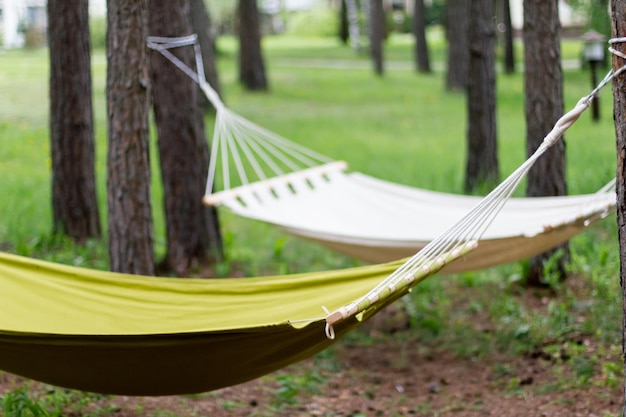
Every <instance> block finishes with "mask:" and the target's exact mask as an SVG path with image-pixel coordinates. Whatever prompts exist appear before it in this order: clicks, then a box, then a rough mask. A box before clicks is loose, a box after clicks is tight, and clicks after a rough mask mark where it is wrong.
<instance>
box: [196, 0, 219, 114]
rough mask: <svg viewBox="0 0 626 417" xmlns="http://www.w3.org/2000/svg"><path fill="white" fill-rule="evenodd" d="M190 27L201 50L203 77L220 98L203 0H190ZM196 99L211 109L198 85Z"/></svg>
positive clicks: (208, 17)
mask: <svg viewBox="0 0 626 417" xmlns="http://www.w3.org/2000/svg"><path fill="white" fill-rule="evenodd" d="M191 27H192V28H193V32H194V33H196V34H197V35H198V43H199V44H200V51H201V52H202V62H203V64H204V78H205V79H206V80H207V82H208V83H209V84H210V85H211V87H213V89H214V90H215V92H216V93H217V95H218V96H219V97H220V99H222V101H224V100H223V98H222V87H221V85H220V80H219V76H218V74H217V68H216V66H215V61H216V59H215V39H214V37H213V34H212V33H211V31H212V24H211V16H210V15H209V11H208V10H207V7H206V5H205V4H204V0H191ZM197 88H198V94H196V97H197V101H198V103H199V104H200V106H201V107H202V108H204V109H213V110H215V109H214V108H213V105H212V104H211V102H210V101H209V99H208V98H206V96H205V95H204V93H203V92H202V90H201V89H200V87H199V86H198V87H197Z"/></svg>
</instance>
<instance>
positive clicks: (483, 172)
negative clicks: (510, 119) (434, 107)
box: [465, 0, 499, 192]
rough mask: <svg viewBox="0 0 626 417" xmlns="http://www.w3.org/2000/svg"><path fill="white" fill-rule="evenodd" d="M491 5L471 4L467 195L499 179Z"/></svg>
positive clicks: (488, 1)
mask: <svg viewBox="0 0 626 417" xmlns="http://www.w3.org/2000/svg"><path fill="white" fill-rule="evenodd" d="M494 1H495V0H472V1H470V3H471V5H470V17H469V25H470V30H469V36H468V38H469V72H468V85H467V99H468V101H467V109H468V111H467V113H468V131H467V144H468V149H467V166H466V171H465V191H466V192H470V191H473V190H475V189H476V188H477V187H478V186H479V185H481V184H486V185H491V184H495V183H496V182H497V181H498V177H499V168H498V143H497V132H496V73H495V40H496V36H495V25H494V20H493V18H494V13H495V2H494Z"/></svg>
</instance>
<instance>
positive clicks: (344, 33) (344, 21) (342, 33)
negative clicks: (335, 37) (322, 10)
mask: <svg viewBox="0 0 626 417" xmlns="http://www.w3.org/2000/svg"><path fill="white" fill-rule="evenodd" d="M349 39H350V29H349V25H348V7H347V5H346V0H340V1H339V40H340V41H341V43H342V44H344V45H347V44H348V40H349Z"/></svg>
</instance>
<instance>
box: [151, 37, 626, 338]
mask: <svg viewBox="0 0 626 417" xmlns="http://www.w3.org/2000/svg"><path fill="white" fill-rule="evenodd" d="M618 42H626V38H615V39H611V40H610V41H609V44H610V45H613V44H615V43H618ZM185 45H194V48H195V51H196V63H197V67H198V74H202V75H198V74H196V73H194V71H193V70H191V69H190V68H189V67H188V66H187V65H186V64H184V63H183V62H182V61H181V60H180V59H178V58H177V57H176V56H175V55H173V54H172V53H171V52H170V51H169V50H168V49H170V48H174V47H179V46H185ZM148 46H149V47H150V48H152V49H155V50H156V51H158V52H160V53H161V54H163V55H164V56H165V57H166V58H167V59H169V60H170V61H172V62H173V63H174V64H175V65H176V66H177V67H178V68H179V69H181V70H182V71H183V72H185V74H187V75H189V76H190V77H191V78H192V79H193V80H194V81H196V82H198V84H199V85H200V86H201V88H202V90H203V91H204V92H205V94H206V95H207V98H208V99H209V100H210V101H211V102H212V104H213V105H214V107H215V108H216V110H217V122H216V131H215V136H214V143H213V149H214V150H215V151H216V150H217V149H218V147H217V145H216V144H217V143H218V141H217V140H221V139H223V140H224V141H225V143H224V147H223V148H222V149H221V150H222V155H221V156H222V158H227V157H228V156H227V153H228V150H229V148H230V150H231V151H235V150H236V146H235V145H234V144H233V142H234V141H235V136H239V135H241V137H243V138H245V139H244V143H246V144H247V145H243V146H242V145H240V146H242V150H243V152H244V154H245V155H246V156H249V153H251V152H252V151H255V152H258V154H260V155H263V156H267V157H269V155H267V154H265V153H264V152H261V151H260V149H258V148H257V146H261V145H260V140H259V139H257V138H254V137H253V135H260V136H263V137H264V138H263V139H265V140H271V143H272V147H271V148H270V149H273V151H275V152H276V154H277V155H280V156H279V159H280V158H283V157H285V154H284V153H283V150H282V149H281V150H279V149H278V148H277V147H278V146H280V147H286V148H287V149H286V150H288V151H291V152H293V151H296V152H301V154H300V155H299V156H298V158H301V159H300V161H301V162H307V163H314V162H315V161H312V160H311V159H309V157H311V158H317V159H318V161H317V162H318V163H319V162H322V163H328V162H330V161H331V160H330V159H328V158H326V157H324V156H322V155H320V154H317V153H315V152H313V151H309V150H307V149H306V148H304V147H301V146H300V145H297V144H295V143H293V142H291V141H289V140H287V139H284V138H282V137H280V136H278V135H275V134H274V133H272V132H269V131H268V130H266V129H264V128H262V127H260V126H257V125H255V124H253V123H252V122H249V121H248V120H246V119H244V118H243V117H241V116H239V115H237V114H235V113H233V112H231V111H230V110H228V109H227V108H226V107H225V106H224V104H223V103H222V101H221V100H220V99H219V97H218V95H217V93H215V90H213V89H212V88H211V87H210V86H209V85H208V83H207V82H206V80H205V79H204V75H203V74H204V70H203V68H202V60H201V56H200V48H199V45H198V44H197V37H196V36H195V35H191V36H187V37H183V38H158V37H149V38H148ZM609 51H610V52H611V53H613V54H615V55H618V56H620V57H621V58H623V59H625V60H626V55H625V54H623V53H621V52H619V51H616V50H615V49H614V48H613V47H609ZM625 70H626V65H623V66H622V67H620V68H619V69H617V70H613V69H611V70H610V71H609V72H608V73H607V75H606V76H605V77H604V79H603V80H602V81H601V82H600V83H599V84H598V85H597V86H596V87H595V88H594V89H593V90H592V91H591V92H590V93H589V94H588V95H587V96H585V97H583V98H581V99H580V100H579V101H578V103H577V104H576V105H575V106H574V108H572V109H571V110H570V111H569V112H567V113H566V114H564V115H563V116H562V117H561V118H560V119H559V120H557V122H556V123H555V125H554V127H553V128H552V130H551V131H550V132H548V134H547V135H546V136H545V137H544V139H543V141H542V143H541V144H540V145H539V147H538V148H537V149H536V150H535V152H534V153H533V154H532V155H531V156H530V157H529V158H528V159H527V160H526V161H525V162H524V163H523V164H522V165H520V166H519V167H518V168H517V169H516V170H515V171H514V172H513V173H511V174H510V175H509V176H508V177H507V178H506V179H505V180H504V181H503V182H502V183H500V184H499V185H498V186H497V187H496V188H495V189H494V190H493V191H491V192H490V193H489V194H488V195H487V196H486V197H485V198H484V199H482V200H481V201H480V202H479V203H478V204H477V205H476V206H475V207H474V208H473V209H472V210H471V211H469V212H468V213H467V214H465V215H464V216H463V217H462V218H461V219H459V220H458V221H457V222H456V223H454V224H453V225H452V226H451V227H449V228H448V229H447V230H446V231H445V232H444V233H443V234H441V235H440V236H439V237H437V238H436V239H434V240H432V241H431V242H430V243H428V244H427V245H426V246H425V247H424V248H423V249H422V250H420V251H419V252H418V253H416V254H415V255H413V256H412V257H411V258H410V259H409V260H408V261H406V262H405V263H404V264H403V265H402V266H401V267H399V268H398V269H397V270H395V271H394V272H393V273H392V274H390V275H389V276H388V277H387V278H386V279H384V280H383V281H381V282H380V283H379V284H378V285H377V286H375V287H374V288H373V289H372V290H370V291H369V292H368V293H367V294H365V295H364V296H362V297H361V298H359V299H357V300H356V301H354V302H352V303H350V304H347V305H345V306H343V307H341V308H339V309H337V310H335V311H333V312H329V311H328V310H327V309H326V308H325V307H322V308H323V310H324V311H325V312H326V335H327V337H328V338H331V339H332V338H334V336H335V332H334V328H333V326H334V325H335V324H337V323H339V322H341V321H342V320H345V319H347V318H349V317H352V316H355V315H357V314H359V313H362V312H364V311H366V310H367V309H369V308H371V307H373V306H374V305H375V304H378V303H382V302H384V301H385V300H387V299H389V298H390V297H391V296H392V295H393V294H396V295H397V294H404V293H405V292H407V291H409V290H410V288H411V287H412V286H414V285H415V284H417V283H418V282H420V281H421V280H423V279H425V278H426V277H428V276H430V275H432V274H433V273H435V272H437V271H438V270H440V269H441V268H442V267H443V266H445V265H446V264H447V263H449V262H451V261H452V260H454V259H457V258H459V257H462V256H463V255H465V254H467V253H469V252H470V251H471V250H473V249H474V248H475V247H477V245H478V241H479V239H480V238H481V236H482V235H483V233H484V232H485V231H486V230H487V228H488V227H489V225H490V224H491V223H492V221H493V219H494V218H495V217H496V216H497V215H498V213H499V212H500V210H501V209H502V207H503V206H504V204H505V203H506V201H507V200H508V199H509V198H510V197H511V195H512V194H513V192H514V191H515V189H516V188H517V186H518V185H519V183H520V182H521V180H522V179H523V178H524V176H525V175H526V174H527V173H528V171H529V170H530V169H531V167H532V166H533V165H534V163H535V161H536V160H537V159H538V158H539V157H540V156H541V155H543V154H544V153H545V152H546V151H547V150H548V149H549V148H550V147H551V146H553V145H554V144H555V143H556V142H557V141H558V140H559V139H560V138H561V137H562V136H563V134H564V133H565V131H566V130H567V129H569V128H570V127H571V126H572V125H573V124H574V123H575V122H576V121H577V120H578V118H579V117H580V115H581V114H582V113H583V112H584V111H585V110H587V109H588V108H589V106H590V104H591V100H592V99H593V98H594V97H595V96H596V95H597V94H598V93H599V91H600V90H601V89H602V88H603V87H604V86H606V84H608V83H609V82H610V81H611V80H612V79H613V78H615V77H616V76H617V75H619V74H621V73H622V72H624V71H625ZM220 116H221V117H220ZM216 139H217V140H216ZM239 139H241V138H239ZM248 146H249V147H248ZM274 147H276V148H274ZM216 154H217V153H213V154H212V155H216ZM302 155H306V156H302ZM215 159H216V158H212V159H211V163H212V166H213V168H214V165H215V163H214V160H215ZM254 161H255V162H252V161H251V163H252V165H253V167H254V170H255V171H257V170H261V169H260V167H257V166H256V165H255V164H256V159H254ZM283 162H285V161H283ZM285 163H286V162H285ZM241 164H242V162H241V160H240V159H236V165H237V170H238V171H239V173H240V175H241V177H242V178H243V179H245V180H246V182H245V183H247V177H246V175H245V173H244V172H243V167H242V166H241ZM224 165H227V164H224ZM288 166H289V167H290V168H291V165H290V164H288ZM275 168H276V169H275V174H276V175H283V172H282V170H280V168H278V167H275ZM210 171H211V170H210ZM261 171H262V170H261ZM261 174H262V172H257V175H259V177H260V178H261V179H262V180H265V179H266V178H267V177H266V176H265V175H262V176H261ZM226 178H227V177H226V176H225V179H224V182H225V183H224V187H225V189H226V188H227V179H226ZM213 181H214V172H213V171H211V172H210V173H209V181H208V183H207V194H209V193H210V191H211V189H212V186H213ZM608 186H609V187H610V186H611V184H609V185H608Z"/></svg>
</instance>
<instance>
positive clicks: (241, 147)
mask: <svg viewBox="0 0 626 417" xmlns="http://www.w3.org/2000/svg"><path fill="white" fill-rule="evenodd" d="M184 46H193V47H194V50H195V60H196V70H195V71H194V70H193V69H192V68H190V67H189V66H188V65H187V64H185V63H184V62H183V61H182V60H180V58H178V57H177V56H176V55H174V54H173V53H172V52H170V49H173V48H178V47H184ZM148 47H149V48H151V49H154V50H155V51H157V52H159V53H161V54H162V55H163V56H164V57H165V58H167V59H168V60H169V61H170V62H172V63H173V64H174V65H175V66H176V67H177V68H178V69H180V70H181V71H183V72H184V73H185V74H186V75H187V76H189V77H190V78H191V79H192V80H194V81H195V82H196V83H198V85H199V86H200V88H201V89H202V91H203V92H204V94H205V95H206V96H207V98H208V100H209V101H210V102H211V104H212V105H213V107H215V109H216V122H215V129H214V133H213V143H212V146H211V155H220V158H215V157H212V158H211V161H210V163H209V173H208V177H207V185H206V190H205V194H206V195H210V194H212V192H213V188H214V184H215V179H216V171H217V165H218V164H217V162H218V159H219V160H220V161H221V164H222V173H221V175H222V181H223V189H224V190H228V189H230V188H231V187H233V186H235V185H236V184H231V177H233V178H232V180H234V181H236V182H238V183H240V184H241V185H246V184H250V183H251V182H255V181H263V180H266V179H267V178H269V177H273V176H281V175H284V174H285V169H288V170H291V171H299V170H302V169H304V168H310V167H314V166H318V165H322V164H326V163H329V162H332V159H331V158H328V157H326V156H324V155H322V154H319V153H317V152H315V151H313V150H311V149H309V148H306V147H304V146H301V145H298V144H296V143H295V142H292V141H289V140H288V139H285V138H283V137H282V136H280V135H277V134H276V133H273V132H271V131H269V130H267V129H265V128H263V127H261V126H259V125H256V124H254V123H252V122H251V121H249V120H247V119H245V118H243V117H241V116H239V115H238V114H236V113H233V112H232V111H230V110H229V109H227V108H226V106H225V105H224V103H223V102H222V100H221V99H220V98H219V95H218V94H217V92H216V91H215V90H214V89H213V88H212V87H211V86H210V85H209V83H208V82H207V81H206V79H205V77H204V65H203V62H202V54H201V50H200V46H199V44H198V38H197V36H196V35H190V36H184V37H178V38H167V37H158V36H150V37H148ZM244 160H245V161H246V162H247V163H249V165H250V167H251V168H252V173H254V175H255V178H249V174H251V173H250V172H248V170H247V169H246V164H244V162H243V161H244ZM231 161H232V163H233V165H234V168H235V170H234V172H233V173H231V170H230V162H231ZM281 166H283V167H284V168H285V169H283V168H281Z"/></svg>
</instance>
